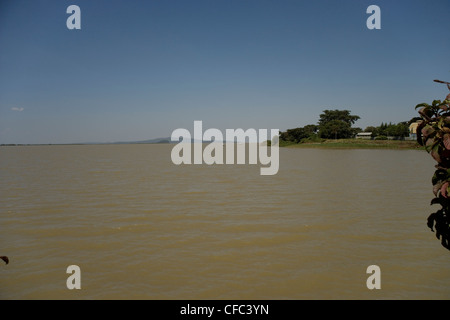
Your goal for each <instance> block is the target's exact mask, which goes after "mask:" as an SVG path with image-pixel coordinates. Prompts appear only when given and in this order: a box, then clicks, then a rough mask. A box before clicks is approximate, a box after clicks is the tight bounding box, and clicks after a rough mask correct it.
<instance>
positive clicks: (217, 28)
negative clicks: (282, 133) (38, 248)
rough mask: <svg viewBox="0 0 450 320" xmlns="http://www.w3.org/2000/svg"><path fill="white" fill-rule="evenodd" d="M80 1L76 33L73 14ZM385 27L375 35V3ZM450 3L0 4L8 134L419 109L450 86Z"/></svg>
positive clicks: (86, 136) (88, 135)
mask: <svg viewBox="0 0 450 320" xmlns="http://www.w3.org/2000/svg"><path fill="white" fill-rule="evenodd" d="M72 4H76V5H78V6H79V7H80V9H81V30H69V29H67V27H66V20H67V18H68V17H69V14H67V13H66V9H67V7H68V6H69V5H72ZM372 4H375V5H378V6H379V7H380V8H381V29H380V30H369V29H368V28H367V27H366V20H367V18H368V17H369V14H367V13H366V9H367V7H368V6H369V5H372ZM449 12H450V1H448V0H427V1H425V0H421V1H404V0H395V1H384V0H383V1H378V0H371V1H365V0H340V1H336V0H317V1H302V0H289V1H288V0H277V1H275V0H271V1H267V0H208V1H206V0H205V1H198V0H180V1H174V0H148V1H142V0H141V1H137V0H128V1H125V0H123V1H114V0H107V1H103V0H88V1H81V0H71V1H63V0H52V1H50V0H47V1H41V0H39V1H37V0H29V1H23V0H0V143H75V142H91V141H95V142H109V141H130V140H145V139H151V138H157V137H167V136H170V135H171V133H172V131H173V130H175V129H177V128H186V129H188V130H190V131H191V132H192V130H193V122H194V120H202V121H203V127H204V129H206V128H218V129H220V130H225V129H226V128H243V129H247V128H256V129H258V128H260V129H263V128H266V129H275V128H277V129H280V130H286V129H288V128H295V127H299V126H304V125H307V124H311V123H317V121H318V118H319V115H320V113H321V112H322V111H323V110H325V109H347V110H351V111H352V113H353V114H356V115H359V116H360V117H361V119H360V120H359V121H358V122H357V123H356V124H355V125H356V126H358V127H361V128H363V129H364V128H365V127H366V126H369V125H379V124H380V123H381V122H390V121H391V122H400V121H405V120H409V119H411V118H412V117H414V116H416V111H415V110H414V107H415V105H416V104H418V103H421V102H431V101H432V100H434V99H443V98H444V97H445V96H446V94H447V88H446V87H445V86H444V85H439V84H436V83H434V82H433V79H441V80H446V81H450V65H449V62H450V59H449V58H450V41H449V40H450V39H449V38H450V33H449V24H448V14H449Z"/></svg>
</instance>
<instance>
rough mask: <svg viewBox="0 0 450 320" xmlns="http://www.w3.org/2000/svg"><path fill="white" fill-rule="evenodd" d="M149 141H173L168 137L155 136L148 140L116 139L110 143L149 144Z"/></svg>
mask: <svg viewBox="0 0 450 320" xmlns="http://www.w3.org/2000/svg"><path fill="white" fill-rule="evenodd" d="M150 143H173V142H171V141H170V137H168V138H156V139H150V140H140V141H118V142H112V144H150Z"/></svg>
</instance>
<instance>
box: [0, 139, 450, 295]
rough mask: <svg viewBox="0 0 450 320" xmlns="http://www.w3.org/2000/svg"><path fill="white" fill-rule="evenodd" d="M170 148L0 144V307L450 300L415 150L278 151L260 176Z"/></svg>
mask: <svg viewBox="0 0 450 320" xmlns="http://www.w3.org/2000/svg"><path fill="white" fill-rule="evenodd" d="M172 147H173V145H97V146H94V145H86V146H28V147H2V148H0V181H1V184H0V193H1V198H0V220H1V226H2V229H1V233H0V244H1V250H0V254H2V255H7V256H8V257H9V258H10V263H9V264H8V265H1V266H0V298H3V299H17V298H18V299H30V298H31V299H37V298H39V299H72V298H77V299H79V298H86V299H107V298H112V299H380V298H386V299H447V298H450V289H449V288H450V277H449V275H448V272H447V270H448V267H449V266H450V256H449V255H448V251H447V250H445V249H443V247H442V246H440V244H439V243H437V242H436V241H435V239H434V234H433V233H432V232H430V231H429V229H427V227H426V218H427V214H424V213H426V212H431V211H430V210H432V208H430V206H429V199H430V194H431V189H430V188H429V187H430V176H431V175H432V173H433V171H434V167H433V162H432V159H429V158H430V157H429V156H428V154H427V153H426V152H422V151H415V150H410V151H406V150H319V149H286V148H281V149H280V169H279V172H278V174H277V175H274V176H261V175H260V172H259V170H260V166H259V165H217V166H207V165H181V166H175V165H174V164H173V163H172V161H171V159H170V152H171V148H172ZM428 189H430V190H428ZM72 264H75V265H78V266H80V268H81V282H82V289H81V290H68V289H67V288H66V279H67V277H68V274H66V268H67V267H68V266H69V265H72ZM374 264H375V265H378V266H380V268H381V281H382V289H381V290H368V289H367V287H366V280H367V278H368V276H369V275H368V274H366V269H367V267H368V266H369V265H374Z"/></svg>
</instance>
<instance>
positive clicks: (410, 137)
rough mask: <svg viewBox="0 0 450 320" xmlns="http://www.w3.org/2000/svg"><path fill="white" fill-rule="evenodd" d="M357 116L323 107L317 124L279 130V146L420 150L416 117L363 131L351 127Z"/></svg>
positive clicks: (382, 124) (357, 118)
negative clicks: (416, 130)
mask: <svg viewBox="0 0 450 320" xmlns="http://www.w3.org/2000/svg"><path fill="white" fill-rule="evenodd" d="M359 119H360V117H359V116H357V115H352V114H351V111H349V110H324V111H323V112H322V114H320V117H319V121H318V124H309V125H306V126H304V127H298V128H293V129H287V130H286V131H284V132H280V137H279V138H280V147H296V148H354V149H355V148H364V149H422V147H421V146H420V145H419V144H418V143H417V141H416V132H415V131H414V132H412V131H413V130H412V128H415V127H414V125H413V126H411V124H414V123H415V122H416V121H417V120H419V118H413V119H411V120H409V121H403V122H399V123H396V124H393V123H389V124H388V123H381V125H379V126H369V127H366V128H365V129H364V130H363V129H361V128H357V127H353V125H354V123H355V122H356V121H357V120H359Z"/></svg>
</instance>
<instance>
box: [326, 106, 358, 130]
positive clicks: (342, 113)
mask: <svg viewBox="0 0 450 320" xmlns="http://www.w3.org/2000/svg"><path fill="white" fill-rule="evenodd" d="M350 112H351V111H349V110H324V111H323V113H322V114H321V115H320V118H319V127H320V126H321V125H325V124H327V123H328V122H330V121H333V120H339V121H343V122H345V123H347V124H348V125H349V126H352V125H353V124H355V122H356V121H358V120H359V119H361V118H360V117H359V116H355V115H351V114H350Z"/></svg>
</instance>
